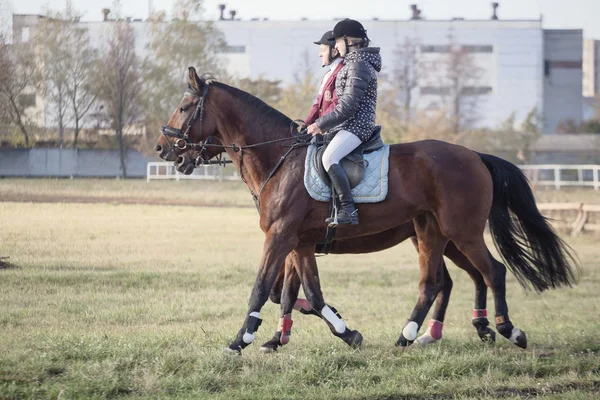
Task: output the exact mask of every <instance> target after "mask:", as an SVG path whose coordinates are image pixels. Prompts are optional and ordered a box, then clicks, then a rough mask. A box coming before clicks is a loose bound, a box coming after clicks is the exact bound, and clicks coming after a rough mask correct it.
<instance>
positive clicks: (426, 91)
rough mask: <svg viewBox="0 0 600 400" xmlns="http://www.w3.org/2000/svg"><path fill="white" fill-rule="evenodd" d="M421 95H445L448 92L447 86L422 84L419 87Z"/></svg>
mask: <svg viewBox="0 0 600 400" xmlns="http://www.w3.org/2000/svg"><path fill="white" fill-rule="evenodd" d="M421 94H422V95H435V96H447V95H449V94H450V88H449V87H443V86H442V87H439V86H424V87H422V88H421Z"/></svg>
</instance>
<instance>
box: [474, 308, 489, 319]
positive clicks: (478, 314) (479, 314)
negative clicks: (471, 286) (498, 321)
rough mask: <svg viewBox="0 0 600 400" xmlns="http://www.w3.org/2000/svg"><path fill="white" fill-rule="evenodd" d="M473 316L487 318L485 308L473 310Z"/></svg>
mask: <svg viewBox="0 0 600 400" xmlns="http://www.w3.org/2000/svg"><path fill="white" fill-rule="evenodd" d="M473 318H487V310H473Z"/></svg>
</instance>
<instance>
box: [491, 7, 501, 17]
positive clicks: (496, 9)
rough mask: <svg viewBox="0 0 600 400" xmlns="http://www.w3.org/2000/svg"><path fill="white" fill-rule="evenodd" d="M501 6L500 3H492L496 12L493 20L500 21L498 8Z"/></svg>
mask: <svg viewBox="0 0 600 400" xmlns="http://www.w3.org/2000/svg"><path fill="white" fill-rule="evenodd" d="M499 5H500V4H499V3H492V9H493V10H494V13H493V14H492V20H497V19H498V6H499Z"/></svg>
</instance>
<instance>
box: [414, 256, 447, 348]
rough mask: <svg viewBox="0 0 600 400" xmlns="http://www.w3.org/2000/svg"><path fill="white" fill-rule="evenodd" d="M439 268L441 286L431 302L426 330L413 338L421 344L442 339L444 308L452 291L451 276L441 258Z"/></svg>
mask: <svg viewBox="0 0 600 400" xmlns="http://www.w3.org/2000/svg"><path fill="white" fill-rule="evenodd" d="M441 269H442V284H443V286H442V289H441V290H440V291H439V293H438V294H437V297H436V298H435V302H434V303H433V311H432V315H431V319H430V320H429V324H428V326H427V330H426V331H425V333H423V334H422V335H421V336H419V337H418V338H417V339H416V340H415V343H418V344H421V345H425V344H431V343H434V342H437V341H438V340H441V339H442V329H443V328H444V318H445V317H446V310H447V308H448V303H449V302H450V293H451V292H452V278H450V274H449V273H448V269H447V268H446V263H445V262H444V261H443V259H442V265H441Z"/></svg>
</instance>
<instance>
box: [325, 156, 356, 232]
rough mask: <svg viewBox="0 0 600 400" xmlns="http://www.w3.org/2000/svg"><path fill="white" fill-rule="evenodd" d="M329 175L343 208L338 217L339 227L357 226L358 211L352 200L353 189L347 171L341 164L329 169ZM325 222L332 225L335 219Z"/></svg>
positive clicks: (328, 219)
mask: <svg viewBox="0 0 600 400" xmlns="http://www.w3.org/2000/svg"><path fill="white" fill-rule="evenodd" d="M327 174H328V175H329V178H330V179H331V185H332V186H333V187H334V188H335V191H336V193H337V194H338V196H339V197H340V202H341V203H342V207H341V209H340V210H339V211H338V215H337V223H338V225H357V224H358V210H357V209H356V206H355V205H354V200H353V199H352V188H351V187H350V180H349V179H348V175H346V171H344V168H342V167H341V166H340V165H339V164H333V165H331V166H330V167H329V170H328V171H327ZM325 222H326V223H327V224H329V225H332V224H333V223H334V219H333V218H332V217H330V218H327V219H326V220H325Z"/></svg>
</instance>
